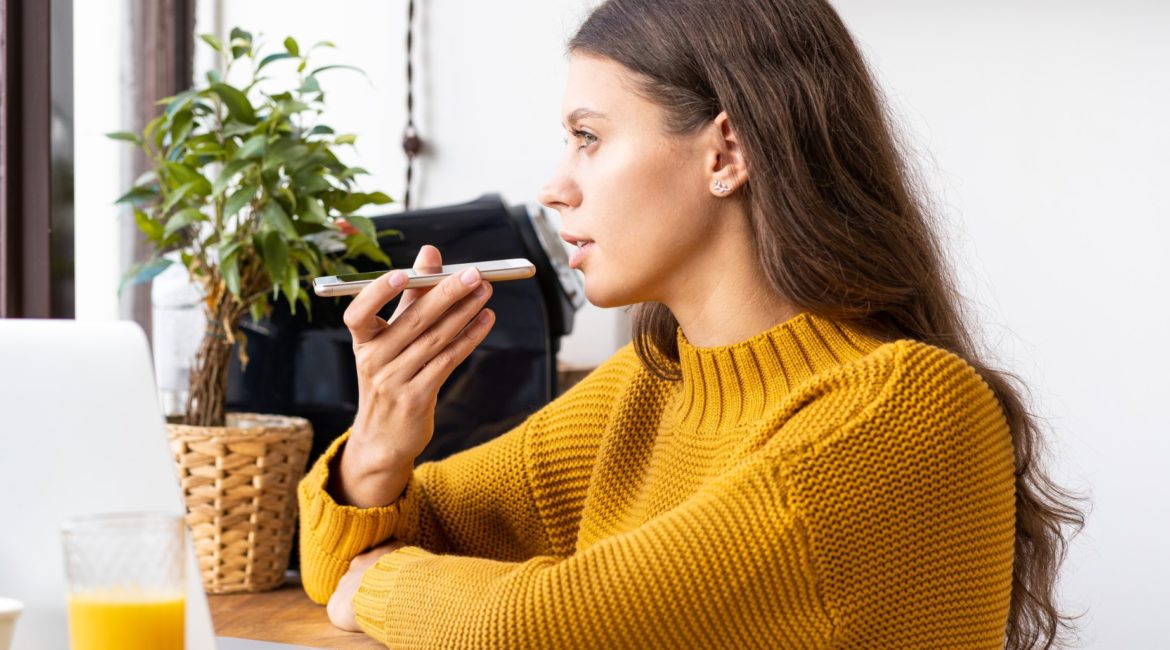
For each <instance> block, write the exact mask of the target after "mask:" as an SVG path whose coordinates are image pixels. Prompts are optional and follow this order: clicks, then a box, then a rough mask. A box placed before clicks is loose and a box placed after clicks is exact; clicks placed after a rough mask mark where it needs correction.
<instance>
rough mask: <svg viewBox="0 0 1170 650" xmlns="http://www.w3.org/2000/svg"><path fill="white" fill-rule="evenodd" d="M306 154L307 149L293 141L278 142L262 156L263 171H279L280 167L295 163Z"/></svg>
mask: <svg viewBox="0 0 1170 650" xmlns="http://www.w3.org/2000/svg"><path fill="white" fill-rule="evenodd" d="M308 153H309V148H308V147H307V146H305V145H303V144H297V143H296V141H295V140H289V139H283V140H280V141H279V142H278V143H277V144H275V145H272V146H270V147H268V151H267V153H265V154H264V166H263V170H264V171H272V170H274V169H279V168H280V166H281V165H287V164H288V163H290V162H296V161H298V160H300V159H302V158H304V157H305V156H306V155H308Z"/></svg>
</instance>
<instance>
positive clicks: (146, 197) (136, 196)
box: [114, 185, 158, 208]
mask: <svg viewBox="0 0 1170 650" xmlns="http://www.w3.org/2000/svg"><path fill="white" fill-rule="evenodd" d="M157 198H158V188H157V187H154V186H153V185H138V186H136V187H132V188H130V191H129V192H126V193H125V194H123V195H122V196H120V197H118V200H117V201H114V203H115V204H118V203H128V204H130V205H132V206H134V207H136V208H138V207H142V206H143V205H146V204H147V203H150V202H152V201H154V200H155V199H157Z"/></svg>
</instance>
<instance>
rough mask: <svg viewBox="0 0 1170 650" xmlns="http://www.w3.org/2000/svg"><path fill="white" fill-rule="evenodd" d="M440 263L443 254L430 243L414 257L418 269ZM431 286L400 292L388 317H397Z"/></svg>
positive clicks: (415, 267) (441, 262)
mask: <svg viewBox="0 0 1170 650" xmlns="http://www.w3.org/2000/svg"><path fill="white" fill-rule="evenodd" d="M442 265H443V255H442V254H441V253H440V252H439V249H437V248H435V247H434V246H431V245H430V244H426V245H424V246H423V247H422V248H420V249H419V250H418V256H417V257H415V258H414V269H415V270H420V269H423V268H426V267H428V266H442ZM431 288H432V287H426V288H423V289H407V290H406V293H404V294H402V300H399V301H398V307H397V308H396V309H395V310H394V315H393V316H391V317H390V320H394V319H395V318H397V317H398V314H400V313H402V312H403V311H404V310H405V309H406V308H407V307H409V306H410V305H411V303H413V302H414V301H416V300H418V299H419V298H421V297H423V296H424V295H426V293H427V292H428V291H430V290H431Z"/></svg>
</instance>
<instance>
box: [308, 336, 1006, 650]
mask: <svg viewBox="0 0 1170 650" xmlns="http://www.w3.org/2000/svg"><path fill="white" fill-rule="evenodd" d="M678 338H679V354H680V357H681V359H680V361H681V369H682V376H683V378H682V381H681V382H665V381H662V380H659V379H657V378H655V377H654V376H653V375H651V374H650V373H649V372H648V371H646V370H645V369H644V368H643V367H642V366H641V364H640V362H639V360H638V358H637V357H636V356H635V354H634V352H633V350H632V348H631V347H629V346H627V347H626V348H625V349H623V350H621V351H619V352H618V353H617V354H616V355H614V357H613V358H612V359H610V360H609V361H607V362H606V363H605V364H604V365H602V366H601V367H600V368H598V369H597V370H596V371H594V372H593V373H592V374H590V375H589V377H587V378H586V379H585V380H584V381H582V382H581V383H580V384H578V385H577V386H575V387H573V388H572V389H571V390H569V391H568V392H567V393H565V394H564V395H563V396H561V397H560V398H559V399H557V400H556V401H554V402H552V403H551V404H549V405H548V406H546V407H545V408H543V409H541V410H540V411H539V412H537V413H535V414H534V415H532V416H531V417H530V418H529V419H528V420H527V421H526V422H524V423H523V424H521V425H520V426H518V427H516V428H515V429H514V430H512V431H511V432H509V433H507V434H505V435H503V436H501V437H500V438H498V439H496V440H494V441H491V442H489V443H486V444H484V445H482V446H479V447H477V448H475V449H471V450H468V451H465V452H463V453H460V454H457V455H455V456H452V457H450V458H448V459H446V460H443V461H439V462H435V463H426V464H422V465H419V466H418V467H417V468H415V471H414V474H413V477H412V478H411V480H410V483H409V484H408V486H407V488H406V490H405V492H404V494H403V496H402V497H401V498H400V499H399V500H398V501H397V502H396V503H394V504H392V505H390V506H387V507H383V508H370V509H358V508H354V507H350V506H341V505H338V504H337V503H336V502H335V501H334V500H333V499H332V498H331V497H330V495H329V493H328V492H327V491H326V486H327V484H328V473H329V469H330V462H331V460H332V459H333V458H334V457H335V456H336V455H337V452H338V448H339V447H340V446H341V445H342V444H343V443H344V441H345V437H344V436H343V437H342V438H340V439H339V440H338V441H337V442H336V443H334V445H333V446H332V447H331V448H330V450H329V451H328V452H327V453H326V454H325V456H324V457H322V458H321V459H320V461H319V462H318V463H317V464H316V465H315V466H314V467H313V469H312V470H311V471H310V473H309V474H308V475H307V476H306V477H305V479H304V480H303V481H302V482H301V484H300V488H299V497H300V507H301V571H302V578H303V581H304V586H305V590H306V591H307V592H308V594H309V596H310V597H311V598H312V599H313V600H315V601H317V602H320V603H324V602H326V601H327V600H328V598H329V596H330V594H331V593H332V592H333V590H334V588H335V587H336V585H337V581H338V579H339V578H340V577H341V576H342V575H343V574H344V573H345V571H346V569H347V566H348V562H349V560H350V559H351V558H352V557H354V556H355V555H357V554H358V553H360V552H361V551H362V550H364V549H367V548H369V547H371V546H373V545H375V544H377V543H379V542H382V541H384V540H386V539H388V538H390V537H394V538H396V539H399V540H402V541H404V542H406V543H407V544H409V546H407V547H405V548H402V549H400V550H397V551H395V552H393V553H390V554H388V555H386V556H384V557H383V558H382V559H381V560H380V561H379V562H378V563H377V565H376V566H374V567H373V568H371V569H370V570H368V571H367V572H366V574H365V576H364V577H363V579H362V584H361V587H360V589H359V592H358V594H357V596H356V597H355V598H354V601H353V604H354V609H355V611H356V613H357V618H358V622H359V624H360V625H361V627H362V629H364V630H365V631H366V632H367V633H368V634H369V635H371V636H373V637H374V638H376V639H378V640H380V641H382V642H383V643H385V644H386V645H388V646H390V647H396V648H397V647H409V648H421V647H428V648H429V647H447V648H557V649H562V648H620V647H646V648H756V647H759V648H897V649H901V650H905V649H910V648H1002V647H1003V632H1004V625H1005V622H1006V619H1007V612H1008V603H1009V596H1010V593H1011V582H1012V580H1011V573H1012V552H1013V540H1014V526H1015V500H1014V482H1013V476H1014V473H1013V461H1012V457H1013V456H1012V446H1011V439H1010V436H1009V430H1008V426H1007V422H1006V421H1005V419H1004V416H1003V413H1002V410H1001V407H1000V405H999V403H998V401H997V400H996V399H995V396H994V395H993V394H992V392H991V390H990V389H989V387H988V386H987V384H985V383H984V382H983V380H982V379H981V378H980V377H979V376H978V375H977V374H976V373H975V371H974V370H973V369H972V368H971V367H970V366H969V365H967V364H966V363H965V362H964V361H963V360H961V359H960V358H959V357H957V356H955V355H953V354H951V353H949V352H946V351H943V350H940V349H938V348H935V347H931V346H928V345H924V344H922V343H917V342H914V341H909V340H903V341H897V342H893V343H885V344H883V343H881V342H880V341H877V340H874V339H872V338H868V337H865V336H863V335H861V334H860V333H859V332H857V331H854V330H852V329H849V328H846V327H843V326H840V325H838V324H835V323H833V322H831V321H828V320H825V319H822V318H819V317H816V316H813V315H810V314H807V313H806V314H801V315H800V316H797V317H795V318H793V319H792V320H789V321H787V322H785V323H782V324H780V325H777V326H776V327H774V328H772V329H771V330H769V331H767V332H763V333H761V334H759V335H757V336H755V337H753V338H751V339H749V340H747V341H744V342H742V343H739V344H737V345H733V346H728V347H720V348H706V349H700V348H695V347H693V346H692V345H690V344H689V343H688V342H687V340H686V338H685V337H684V336H683V335H682V333H681V331H680V333H679V337H678Z"/></svg>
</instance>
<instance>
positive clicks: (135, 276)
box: [118, 257, 174, 296]
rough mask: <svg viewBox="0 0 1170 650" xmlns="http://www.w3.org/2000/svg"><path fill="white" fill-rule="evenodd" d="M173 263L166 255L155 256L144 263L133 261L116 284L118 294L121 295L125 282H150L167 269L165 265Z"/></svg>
mask: <svg viewBox="0 0 1170 650" xmlns="http://www.w3.org/2000/svg"><path fill="white" fill-rule="evenodd" d="M173 263H174V262H172V261H171V260H170V259H168V258H166V257H157V258H155V259H153V260H150V261H149V262H146V263H142V262H135V263H134V264H133V265H131V266H130V269H129V270H127V271H126V273H125V275H123V276H122V282H121V283H120V284H119V285H118V295H119V296H121V295H122V290H123V289H125V288H126V285H127V284H142V283H143V282H150V281H151V280H153V279H154V278H155V277H156V276H158V274H159V273H162V272H163V271H165V270H167V267H169V266H170V265H171V264H173Z"/></svg>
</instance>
